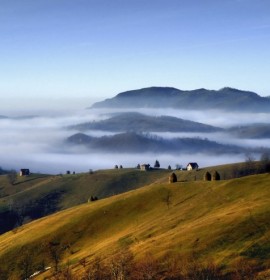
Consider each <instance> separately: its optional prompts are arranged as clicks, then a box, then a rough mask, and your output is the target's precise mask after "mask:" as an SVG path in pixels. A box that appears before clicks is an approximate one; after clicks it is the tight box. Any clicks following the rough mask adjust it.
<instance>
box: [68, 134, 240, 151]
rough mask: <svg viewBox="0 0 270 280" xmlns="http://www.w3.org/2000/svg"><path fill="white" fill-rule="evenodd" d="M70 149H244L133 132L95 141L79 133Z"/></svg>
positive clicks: (95, 139)
mask: <svg viewBox="0 0 270 280" xmlns="http://www.w3.org/2000/svg"><path fill="white" fill-rule="evenodd" d="M67 143H69V144H71V145H84V146H87V147H88V148H89V149H90V150H93V151H102V152H115V153H118V152H120V153H145V152H153V153H171V154H175V153H179V152H186V153H210V154H219V153H241V152H246V150H245V148H242V147H239V146H234V145H225V144H219V143H217V142H215V141H210V140H207V139H201V138H172V139H164V138H161V137H157V136H154V135H150V134H138V133H134V132H125V133H119V134H115V135H111V136H102V137H92V136H88V135H86V134H84V133H76V134H74V135H72V136H70V137H69V138H68V139H67Z"/></svg>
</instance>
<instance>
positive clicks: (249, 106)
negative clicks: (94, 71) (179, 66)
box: [91, 87, 270, 112]
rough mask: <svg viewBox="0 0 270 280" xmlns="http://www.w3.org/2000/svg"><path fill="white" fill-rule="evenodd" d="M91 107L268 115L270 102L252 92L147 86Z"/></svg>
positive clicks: (227, 88)
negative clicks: (226, 111)
mask: <svg viewBox="0 0 270 280" xmlns="http://www.w3.org/2000/svg"><path fill="white" fill-rule="evenodd" d="M91 108H175V109H193V110H200V109H220V110H231V111H240V110H241V111H254V112H258V111H260V112H261V111H262V112H265V111H266V112H268V111H270V100H269V98H266V97H262V96H260V95H258V94H257V93H255V92H252V91H244V90H239V89H235V88H231V87H224V88H221V89H219V90H208V89H204V88H200V89H195V90H180V89H177V88H174V87H148V88H141V89H136V90H129V91H125V92H121V93H118V94H117V95H116V96H115V97H113V98H109V99H106V100H104V101H101V102H97V103H94V104H93V105H92V107H91Z"/></svg>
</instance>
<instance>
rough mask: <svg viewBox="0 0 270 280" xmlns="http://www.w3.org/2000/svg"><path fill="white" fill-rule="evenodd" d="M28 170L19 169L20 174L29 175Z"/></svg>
mask: <svg viewBox="0 0 270 280" xmlns="http://www.w3.org/2000/svg"><path fill="white" fill-rule="evenodd" d="M29 175H30V170H29V169H21V170H20V176H29Z"/></svg>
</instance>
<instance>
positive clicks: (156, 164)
mask: <svg viewBox="0 0 270 280" xmlns="http://www.w3.org/2000/svg"><path fill="white" fill-rule="evenodd" d="M154 167H155V168H160V164H159V161H158V160H156V161H155V165H154Z"/></svg>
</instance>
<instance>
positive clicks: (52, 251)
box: [47, 241, 63, 272]
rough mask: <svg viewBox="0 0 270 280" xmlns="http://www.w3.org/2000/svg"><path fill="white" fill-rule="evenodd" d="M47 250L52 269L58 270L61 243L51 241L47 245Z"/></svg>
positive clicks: (61, 251)
mask: <svg viewBox="0 0 270 280" xmlns="http://www.w3.org/2000/svg"><path fill="white" fill-rule="evenodd" d="M47 250H48V251H47V252H48V255H49V258H50V259H51V260H52V261H53V264H54V270H55V271H56V272H58V269H59V263H60V260H61V257H62V254H63V248H62V246H61V243H60V242H58V241H51V242H49V243H48V245H47Z"/></svg>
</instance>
